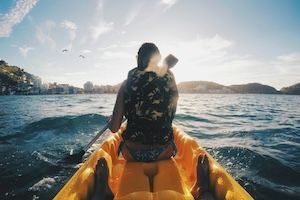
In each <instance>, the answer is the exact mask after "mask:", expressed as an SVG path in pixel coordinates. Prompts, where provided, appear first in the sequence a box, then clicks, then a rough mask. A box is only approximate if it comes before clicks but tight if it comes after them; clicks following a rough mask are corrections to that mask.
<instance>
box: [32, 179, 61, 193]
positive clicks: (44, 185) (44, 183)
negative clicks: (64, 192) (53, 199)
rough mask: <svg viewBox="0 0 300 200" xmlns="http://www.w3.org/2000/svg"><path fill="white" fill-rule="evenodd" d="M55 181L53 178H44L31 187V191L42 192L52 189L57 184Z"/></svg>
mask: <svg viewBox="0 0 300 200" xmlns="http://www.w3.org/2000/svg"><path fill="white" fill-rule="evenodd" d="M55 182H56V181H55V179H54V178H51V177H44V178H42V179H41V180H40V181H39V182H37V183H36V184H34V185H33V186H31V187H30V188H29V189H28V190H29V191H42V190H47V189H50V188H51V187H52V186H53V185H54V184H55Z"/></svg>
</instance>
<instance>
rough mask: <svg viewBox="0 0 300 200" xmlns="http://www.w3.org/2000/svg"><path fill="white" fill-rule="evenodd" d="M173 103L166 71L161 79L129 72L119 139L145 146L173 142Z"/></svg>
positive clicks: (173, 93)
mask: <svg viewBox="0 0 300 200" xmlns="http://www.w3.org/2000/svg"><path fill="white" fill-rule="evenodd" d="M177 100H178V91H177V86H176V83H175V79H174V76H173V74H172V72H171V71H170V70H168V71H167V73H166V74H165V75H164V76H162V77H160V76H157V74H156V73H155V72H151V71H142V70H139V69H137V68H134V69H133V70H131V71H130V72H129V73H128V77H127V83H126V86H125V90H124V104H125V106H124V108H125V117H126V118H127V120H128V126H127V129H126V131H125V132H124V133H123V138H124V139H126V140H129V141H132V142H136V143H140V144H147V145H152V144H166V143H168V142H169V141H170V140H172V139H173V129H172V121H173V119H174V115H175V112H176V107H177Z"/></svg>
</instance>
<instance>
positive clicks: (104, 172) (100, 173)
mask: <svg viewBox="0 0 300 200" xmlns="http://www.w3.org/2000/svg"><path fill="white" fill-rule="evenodd" d="M108 176H109V169H108V166H107V162H106V160H105V159H104V158H100V159H99V160H98V162H97V165H96V169H95V183H94V191H93V194H92V197H91V198H90V199H91V200H110V199H111V200H112V199H113V198H114V194H113V193H112V191H111V189H110V187H109V185H108Z"/></svg>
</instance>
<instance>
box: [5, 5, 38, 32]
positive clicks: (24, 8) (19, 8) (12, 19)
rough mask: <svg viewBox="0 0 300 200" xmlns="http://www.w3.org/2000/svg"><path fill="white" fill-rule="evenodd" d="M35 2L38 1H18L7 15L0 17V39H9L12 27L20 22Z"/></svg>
mask: <svg viewBox="0 0 300 200" xmlns="http://www.w3.org/2000/svg"><path fill="white" fill-rule="evenodd" d="M37 2H38V0H18V1H17V2H16V5H15V7H13V8H12V9H10V10H9V12H8V13H6V14H4V15H0V37H9V36H10V34H11V32H12V30H13V27H14V26H15V25H16V24H18V23H20V22H22V20H23V19H24V17H25V16H26V15H27V14H28V13H29V12H30V10H31V9H32V8H33V7H34V6H35V5H36V3H37Z"/></svg>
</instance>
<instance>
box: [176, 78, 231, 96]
mask: <svg viewBox="0 0 300 200" xmlns="http://www.w3.org/2000/svg"><path fill="white" fill-rule="evenodd" d="M177 87H178V91H179V92H181V93H233V92H232V90H231V89H230V88H228V87H226V86H224V85H220V84H218V83H214V82H210V81H186V82H181V83H179V84H178V85H177Z"/></svg>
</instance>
